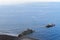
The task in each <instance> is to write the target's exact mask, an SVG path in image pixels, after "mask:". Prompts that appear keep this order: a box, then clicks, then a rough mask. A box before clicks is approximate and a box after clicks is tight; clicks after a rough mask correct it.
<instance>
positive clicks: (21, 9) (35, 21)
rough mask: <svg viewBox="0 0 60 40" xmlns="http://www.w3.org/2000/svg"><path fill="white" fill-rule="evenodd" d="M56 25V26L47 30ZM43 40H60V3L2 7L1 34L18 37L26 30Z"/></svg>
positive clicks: (0, 11)
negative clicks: (50, 25)
mask: <svg viewBox="0 0 60 40" xmlns="http://www.w3.org/2000/svg"><path fill="white" fill-rule="evenodd" d="M49 23H54V24H55V25H56V26H55V27H52V28H45V25H47V24H49ZM28 28H30V29H32V30H35V32H34V33H33V34H31V35H29V36H32V37H34V38H38V39H41V40H60V3H59V2H58V3H57V2H50V3H28V4H18V5H1V6H0V33H8V34H14V35H18V34H20V33H21V32H22V31H24V30H26V29H28Z"/></svg>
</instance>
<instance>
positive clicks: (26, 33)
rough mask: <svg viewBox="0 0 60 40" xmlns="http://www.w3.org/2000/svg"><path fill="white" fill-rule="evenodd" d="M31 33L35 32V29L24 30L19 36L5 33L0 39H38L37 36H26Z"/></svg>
mask: <svg viewBox="0 0 60 40" xmlns="http://www.w3.org/2000/svg"><path fill="white" fill-rule="evenodd" d="M31 33H33V30H31V29H28V30H26V31H24V32H22V33H21V34H19V35H18V36H11V35H5V34H4V35H0V40H37V39H35V38H31V37H27V36H25V35H28V34H31Z"/></svg>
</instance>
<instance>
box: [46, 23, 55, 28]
mask: <svg viewBox="0 0 60 40" xmlns="http://www.w3.org/2000/svg"><path fill="white" fill-rule="evenodd" d="M54 26H55V24H48V25H46V27H47V28H50V27H54Z"/></svg>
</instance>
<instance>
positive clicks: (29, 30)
mask: <svg viewBox="0 0 60 40" xmlns="http://www.w3.org/2000/svg"><path fill="white" fill-rule="evenodd" d="M33 32H34V31H33V30H32V29H27V30H26V31H24V32H22V33H21V34H19V35H18V37H20V36H25V35H28V34H31V33H33Z"/></svg>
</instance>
